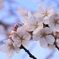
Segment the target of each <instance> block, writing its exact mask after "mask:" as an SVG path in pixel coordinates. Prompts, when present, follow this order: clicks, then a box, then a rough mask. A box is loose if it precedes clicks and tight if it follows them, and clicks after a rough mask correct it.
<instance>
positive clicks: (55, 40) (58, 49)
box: [54, 39, 59, 50]
mask: <svg viewBox="0 0 59 59" xmlns="http://www.w3.org/2000/svg"><path fill="white" fill-rule="evenodd" d="M54 45H55V47H56V48H57V49H58V50H59V47H58V46H57V44H56V39H55V42H54Z"/></svg>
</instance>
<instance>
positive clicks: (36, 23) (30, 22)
mask: <svg viewBox="0 0 59 59" xmlns="http://www.w3.org/2000/svg"><path fill="white" fill-rule="evenodd" d="M20 21H21V22H22V23H23V24H24V25H23V28H26V30H27V31H33V32H35V31H37V29H38V28H40V27H43V24H42V23H43V18H42V17H38V18H37V17H35V16H34V15H33V14H32V13H31V12H29V13H28V17H25V18H23V19H20Z"/></svg>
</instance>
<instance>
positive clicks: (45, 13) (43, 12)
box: [35, 4, 54, 24]
mask: <svg viewBox="0 0 59 59" xmlns="http://www.w3.org/2000/svg"><path fill="white" fill-rule="evenodd" d="M53 13H54V8H53V6H49V7H48V8H47V7H46V6H45V5H42V4H40V5H39V10H38V11H37V13H35V16H36V17H43V18H44V23H45V24H47V23H48V22H49V20H48V19H49V17H50V16H51V15H53Z"/></svg>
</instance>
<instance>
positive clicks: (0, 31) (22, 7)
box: [0, 0, 59, 59]
mask: <svg viewBox="0 0 59 59" xmlns="http://www.w3.org/2000/svg"><path fill="white" fill-rule="evenodd" d="M38 4H44V5H46V6H47V7H48V6H51V5H52V6H54V10H55V11H59V0H0V45H2V44H3V43H2V41H3V40H5V39H7V38H8V36H9V35H10V31H11V30H12V29H13V26H14V24H15V23H19V22H20V19H19V18H20V14H22V13H23V11H25V13H26V11H28V10H30V11H31V12H35V11H36V10H37V9H38ZM27 49H28V50H29V51H30V52H31V53H32V54H33V55H34V56H35V57H36V58H37V59H59V51H58V50H57V49H54V50H51V49H48V48H47V49H45V48H42V47H40V44H39V43H35V42H33V41H30V46H29V47H28V48H27ZM0 59H9V58H7V57H6V53H3V52H1V51H0ZM11 59H31V58H30V57H29V56H28V54H27V53H26V52H25V51H24V50H22V49H21V51H20V54H16V53H15V55H14V57H13V58H11Z"/></svg>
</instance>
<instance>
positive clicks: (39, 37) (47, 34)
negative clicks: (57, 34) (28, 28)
mask: <svg viewBox="0 0 59 59" xmlns="http://www.w3.org/2000/svg"><path fill="white" fill-rule="evenodd" d="M51 33H52V30H51V29H50V28H48V27H47V28H41V29H40V30H38V31H37V33H35V34H33V40H34V41H39V42H40V45H41V46H42V47H47V46H48V44H51V45H52V44H53V43H54V41H55V38H54V37H53V36H52V35H51Z"/></svg>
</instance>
